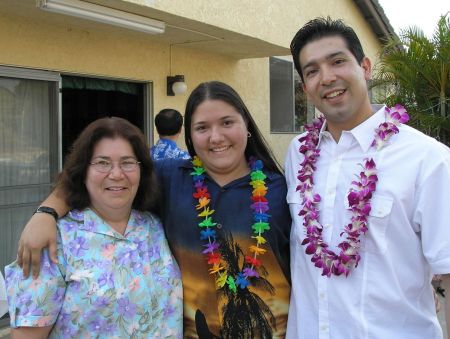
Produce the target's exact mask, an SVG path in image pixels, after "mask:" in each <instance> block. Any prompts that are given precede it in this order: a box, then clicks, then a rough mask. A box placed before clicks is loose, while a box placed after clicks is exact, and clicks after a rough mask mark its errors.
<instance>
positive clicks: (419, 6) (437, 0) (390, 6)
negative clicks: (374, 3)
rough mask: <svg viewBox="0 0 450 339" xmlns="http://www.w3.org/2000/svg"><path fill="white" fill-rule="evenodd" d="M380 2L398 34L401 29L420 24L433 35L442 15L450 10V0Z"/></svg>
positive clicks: (383, 0) (429, 35)
mask: <svg viewBox="0 0 450 339" xmlns="http://www.w3.org/2000/svg"><path fill="white" fill-rule="evenodd" d="M378 3H379V4H380V5H381V7H383V10H384V13H385V14H386V16H387V17H388V19H389V22H390V23H391V26H392V27H393V28H394V30H395V32H396V33H397V34H399V33H400V30H401V29H404V28H407V27H409V26H418V27H420V28H421V29H422V30H423V32H424V33H425V35H426V36H428V37H431V36H432V35H433V32H434V29H435V28H436V25H437V22H438V20H439V17H440V15H441V14H445V13H447V12H448V11H450V1H449V0H378ZM449 15H450V14H449Z"/></svg>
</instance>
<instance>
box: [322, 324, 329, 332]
mask: <svg viewBox="0 0 450 339" xmlns="http://www.w3.org/2000/svg"><path fill="white" fill-rule="evenodd" d="M327 329H328V327H327V325H322V326H320V330H321V331H326V330H327Z"/></svg>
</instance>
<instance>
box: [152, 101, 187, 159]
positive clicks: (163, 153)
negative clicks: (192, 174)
mask: <svg viewBox="0 0 450 339" xmlns="http://www.w3.org/2000/svg"><path fill="white" fill-rule="evenodd" d="M155 126H156V131H157V132H158V135H159V140H158V142H157V143H156V144H155V145H154V146H152V147H151V148H150V155H151V157H152V159H153V160H161V159H167V158H172V159H175V158H176V159H189V158H190V156H189V154H188V153H187V152H186V151H183V150H182V149H180V148H179V147H178V146H177V140H178V137H179V136H180V133H181V128H182V127H183V116H182V115H181V114H180V112H178V111H177V110H175V109H171V108H165V109H163V110H161V111H160V112H159V113H158V114H157V115H156V117H155Z"/></svg>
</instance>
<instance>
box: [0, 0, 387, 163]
mask: <svg viewBox="0 0 450 339" xmlns="http://www.w3.org/2000/svg"><path fill="white" fill-rule="evenodd" d="M116 2H117V1H116ZM122 2H123V3H126V2H130V3H133V4H137V5H146V4H147V3H150V5H152V7H153V8H154V9H157V10H159V11H163V12H167V13H171V14H174V15H177V16H180V17H184V18H188V19H193V20H197V21H200V22H203V23H206V24H209V25H215V26H218V27H221V28H224V29H227V30H230V31H235V32H240V33H241V34H246V35H249V36H253V37H256V38H258V39H261V40H265V41H269V42H271V43H276V44H278V45H282V46H285V47H288V46H289V43H290V40H291V38H292V36H293V35H294V34H295V32H296V31H297V29H298V28H299V27H300V26H301V25H303V24H304V23H306V21H307V20H309V19H310V18H314V17H316V16H326V15H330V16H332V17H333V18H343V19H344V20H345V21H346V22H347V23H349V24H350V25H352V26H353V27H355V30H356V31H357V33H358V35H359V36H360V38H361V41H362V42H363V45H364V47H365V50H366V53H367V55H368V56H369V57H371V58H374V57H375V56H376V52H377V50H378V49H379V47H380V45H379V42H378V40H377V39H376V37H375V35H374V34H373V33H372V31H371V29H370V26H369V25H368V24H367V23H366V22H365V21H364V18H363V16H362V15H361V13H360V12H359V10H358V8H357V7H356V5H355V4H354V3H353V1H351V0H339V1H332V2H331V1H326V0H320V1H315V2H314V3H312V2H310V1H306V0H301V1H299V0H277V1H273V0H260V1H257V2H255V1H248V0H247V1H242V0H229V1H223V2H211V1H208V0H196V1H195V2H190V1H184V0H154V1H148V0H127V1H122ZM255 3H257V4H258V5H257V6H255ZM193 4H195V5H193ZM80 20H81V19H80ZM97 26H98V25H97ZM97 26H96V28H95V29H91V28H89V26H85V25H84V24H83V23H81V24H80V25H77V24H66V23H65V21H64V20H60V21H55V22H50V21H42V20H39V19H36V18H34V17H32V16H27V15H11V14H10V13H4V12H0V41H2V48H1V50H0V65H12V66H17V67H26V68H35V69H44V70H53V71H59V72H62V73H71V74H82V75H88V76H99V77H111V78H118V79H131V80H140V81H149V82H153V108H154V112H157V111H159V110H160V109H162V108H165V107H174V108H176V109H178V110H180V111H181V112H183V111H184V105H185V102H186V100H187V97H188V94H189V91H190V90H192V89H193V88H194V87H195V86H196V85H198V84H199V83H200V82H203V81H208V80H220V81H223V82H226V83H228V84H230V85H231V86H233V87H234V88H235V89H236V90H237V91H238V92H239V93H240V94H241V95H242V97H243V99H244V101H245V102H246V104H247V106H248V107H249V109H250V111H251V112H252V113H253V115H254V117H255V120H256V121H257V123H258V125H259V127H260V128H261V130H262V132H263V134H264V136H265V137H266V139H267V141H268V142H269V144H270V145H271V146H272V148H273V149H274V152H275V154H276V156H277V157H278V159H279V160H280V161H281V162H283V158H284V154H285V149H286V147H287V145H288V143H289V141H290V140H291V139H292V137H293V136H294V135H293V134H271V133H270V112H269V107H270V105H269V104H270V102H269V99H270V93H269V63H268V58H258V59H240V60H238V59H236V58H233V57H229V56H224V55H220V54H217V53H215V52H214V50H211V51H209V52H204V51H201V50H196V49H194V48H189V47H183V45H174V46H172V66H171V68H172V72H171V73H172V74H184V75H185V78H186V82H187V84H188V93H186V94H184V95H177V96H174V97H169V96H167V95H166V76H167V75H169V71H170V62H169V49H170V45H169V43H165V42H164V41H162V40H158V39H154V38H153V37H152V36H148V35H145V34H143V33H138V32H133V31H128V30H125V29H120V28H115V27H112V26H107V25H103V26H102V27H100V29H99V28H98V27H97Z"/></svg>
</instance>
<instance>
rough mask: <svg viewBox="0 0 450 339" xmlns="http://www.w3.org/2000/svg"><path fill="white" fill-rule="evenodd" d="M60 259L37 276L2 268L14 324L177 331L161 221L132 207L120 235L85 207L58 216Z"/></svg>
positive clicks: (175, 276)
mask: <svg viewBox="0 0 450 339" xmlns="http://www.w3.org/2000/svg"><path fill="white" fill-rule="evenodd" d="M58 261H59V263H58V264H57V265H56V264H53V263H52V262H51V261H50V259H49V256H48V252H47V251H45V254H44V256H43V258H42V262H41V273H40V275H39V278H38V279H37V280H32V279H31V277H29V278H27V279H24V278H23V275H22V270H21V268H20V267H19V266H18V265H17V263H16V262H14V263H12V264H11V265H9V266H7V267H6V268H5V272H6V285H7V292H8V303H9V312H10V317H11V326H12V327H20V326H32V327H40V326H48V325H53V324H54V327H53V328H52V331H51V333H50V338H94V337H95V338H181V337H182V333H183V328H182V326H183V324H182V319H183V308H182V307H183V305H182V286H181V277H180V271H179V268H178V265H177V263H176V261H175V260H174V258H173V256H172V254H171V252H170V250H169V247H168V245H167V241H166V239H165V236H164V231H163V229H162V226H161V223H160V221H159V220H158V219H157V218H156V217H155V216H153V215H151V214H150V213H148V212H138V211H135V210H133V211H132V212H131V216H130V219H129V221H128V225H127V228H126V230H125V234H124V235H121V234H119V233H117V232H116V231H114V230H113V229H112V228H111V227H110V226H108V225H107V224H106V223H105V222H104V221H103V220H102V219H101V218H100V217H99V216H98V215H97V214H95V213H94V212H93V211H92V210H90V209H85V210H83V211H78V210H72V211H71V212H69V214H68V215H67V216H66V217H64V218H62V219H60V220H59V221H58Z"/></svg>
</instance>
